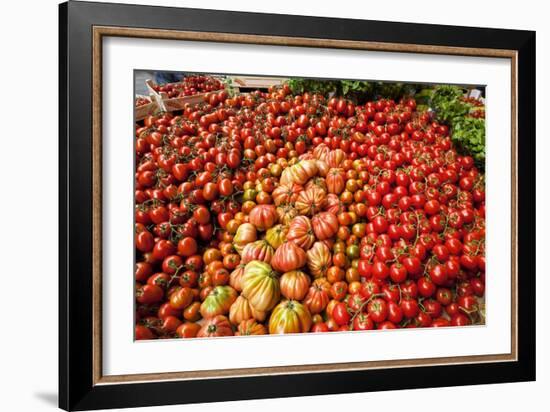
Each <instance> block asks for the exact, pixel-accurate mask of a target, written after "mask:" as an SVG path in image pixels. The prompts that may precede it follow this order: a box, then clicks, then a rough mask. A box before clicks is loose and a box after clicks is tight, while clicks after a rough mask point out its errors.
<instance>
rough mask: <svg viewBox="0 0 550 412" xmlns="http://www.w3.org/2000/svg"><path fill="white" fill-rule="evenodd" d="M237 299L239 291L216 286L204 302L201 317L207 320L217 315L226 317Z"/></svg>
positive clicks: (228, 287)
mask: <svg viewBox="0 0 550 412" xmlns="http://www.w3.org/2000/svg"><path fill="white" fill-rule="evenodd" d="M236 299H237V291H236V290H235V289H233V288H232V287H231V286H216V287H215V288H214V289H212V290H211V291H210V293H209V294H208V296H207V297H206V299H204V301H203V302H202V304H201V308H200V312H201V315H202V317H203V318H207V319H208V318H213V317H214V316H217V315H226V314H227V313H228V312H229V308H230V307H231V305H232V304H233V302H235V300H236Z"/></svg>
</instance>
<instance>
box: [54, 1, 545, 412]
mask: <svg viewBox="0 0 550 412" xmlns="http://www.w3.org/2000/svg"><path fill="white" fill-rule="evenodd" d="M392 12H393V11H392ZM489 14H490V13H489ZM366 18H368V20H365V19H366ZM495 21H496V20H495ZM440 23H443V24H440ZM450 23H451V24H450ZM470 23H471V22H470V20H464V21H457V22H454V23H453V22H452V21H447V22H445V21H442V22H438V21H436V20H431V21H423V20H422V19H416V18H415V19H411V20H410V21H409V22H406V19H405V20H403V19H399V18H397V17H393V16H392V17H391V18H389V17H388V18H386V19H381V20H378V19H376V17H375V16H371V15H370V14H363V15H361V14H359V13H358V14H357V17H356V18H349V17H346V16H336V15H335V16H331V15H326V16H324V17H323V16H321V15H318V16H315V15H309V12H308V13H305V14H304V15H293V14H286V13H285V12H284V10H283V11H282V14H278V13H265V12H261V11H260V10H258V11H257V12H250V10H240V11H238V10H233V11H229V10H215V9H210V8H180V7H151V6H147V5H134V4H114V3H94V2H78V1H70V2H68V3H64V4H62V5H60V8H59V41H60V42H59V45H60V49H59V50H60V54H59V79H60V82H59V93H58V95H59V96H60V99H59V114H60V115H59V124H60V125H61V127H60V134H59V139H60V140H59V146H58V148H59V156H58V157H59V168H60V169H59V182H60V191H59V199H58V200H59V201H58V205H59V256H58V261H59V282H58V289H59V290H58V296H59V327H58V330H59V338H58V342H59V343H58V347H59V354H60V356H59V366H58V370H59V405H60V407H61V408H63V409H65V410H98V409H99V410H101V409H103V410H104V409H109V408H128V407H144V406H161V405H177V404H190V403H211V402H213V403H216V402H224V401H241V400H251V399H255V400H260V399H268V398H271V399H273V398H294V399H297V397H303V396H308V397H311V396H317V395H342V394H349V395H348V396H350V397H352V396H354V395H352V394H359V393H361V392H372V393H373V395H372V396H377V395H374V393H375V392H384V391H396V390H411V389H421V388H432V389H434V390H435V388H443V387H452V386H466V385H468V392H469V391H470V390H471V389H470V388H472V385H480V384H497V383H511V382H526V381H533V380H535V378H536V361H537V354H536V350H535V347H536V330H537V328H536V326H537V325H536V317H535V313H536V302H535V296H536V293H537V287H536V283H537V282H536V278H535V276H534V273H536V268H535V261H536V256H535V249H536V248H535V246H536V237H535V232H536V231H535V227H536V219H535V216H536V214H535V202H534V199H535V192H536V190H535V182H536V178H535V153H536V150H535V138H534V136H535V135H536V130H535V124H536V122H535V102H536V99H535V92H536V90H537V83H536V81H535V79H536V76H535V67H536V48H535V38H536V34H535V31H533V30H525V29H519V30H518V27H516V25H513V24H511V25H508V24H502V25H501V24H497V23H494V24H492V23H491V22H490V21H487V22H486V23H485V22H484V21H478V23H479V24H477V27H476V26H475V25H473V24H470ZM487 273H489V274H490V276H489V277H487ZM387 393H390V392H387ZM392 393H393V392H392ZM402 393H405V392H402ZM434 393H435V392H434ZM442 393H443V392H442ZM445 393H447V392H445ZM456 394H458V392H456ZM485 394H486V392H485V390H484V391H483V395H484V396H485ZM369 396H370V395H369ZM407 396H408V395H407ZM308 399H309V398H308ZM407 399H408V398H407ZM416 403H418V402H415V404H416ZM420 403H421V402H420ZM270 404H271V403H270ZM273 405H275V404H273ZM279 409H280V408H279Z"/></svg>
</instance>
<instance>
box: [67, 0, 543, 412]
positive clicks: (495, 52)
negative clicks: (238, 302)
mask: <svg viewBox="0 0 550 412" xmlns="http://www.w3.org/2000/svg"><path fill="white" fill-rule="evenodd" d="M59 10H60V38H59V40H60V96H61V98H60V145H59V147H60V149H59V150H60V164H59V166H60V211H59V213H60V252H59V253H60V256H59V261H60V283H59V284H60V286H59V292H60V293H59V296H60V302H59V304H60V332H59V333H60V339H59V341H60V346H59V354H60V356H59V358H60V368H59V370H60V378H59V391H60V397H59V399H60V400H59V405H60V407H61V408H63V409H66V410H85V409H101V408H114V407H132V406H148V405H162V404H177V403H191V402H214V401H222V400H237V399H256V398H268V397H287V396H303V395H317V394H331V393H345V392H358V391H378V390H392V389H404V388H421V387H438V386H451V385H466V384H481V383H498V382H514V381H527V380H534V379H535V278H534V276H532V275H531V274H532V273H534V272H535V267H534V266H535V263H534V262H535V259H534V255H535V251H534V250H535V248H534V243H535V213H534V209H535V206H534V204H535V202H534V199H535V187H534V180H535V179H534V176H535V162H534V158H535V156H534V153H535V34H534V32H529V31H513V30H501V29H482V28H465V27H454V26H435V25H426V24H408V23H389V22H378V21H362V20H344V19H326V18H317V17H302V16H287V15H268V14H253V13H240V12H238V13H237V12H224V11H211V10H195V9H179V8H164V7H149V6H131V5H120V4H105V3H103V4H99V3H85V2H72V1H71V2H69V3H64V4H61V5H60V9H59ZM105 36H114V37H134V38H136V37H137V38H154V39H172V40H194V41H204V42H209V41H215V42H223V43H243V44H262V45H281V46H288V47H293V46H300V47H317V48H319V47H322V48H334V49H353V50H374V51H391V52H413V53H426V54H435V55H438V54H445V55H459V56H484V57H498V58H504V59H510V60H511V62H512V107H511V113H512V115H511V119H512V125H511V130H512V159H510V161H511V164H512V176H511V179H512V211H513V214H512V216H511V225H512V244H511V248H512V262H511V267H512V285H511V289H512V295H511V297H510V298H511V308H512V316H511V319H512V327H511V330H512V335H511V336H510V339H511V347H512V351H511V353H510V354H505V355H478V356H467V357H450V358H433V359H421V360H417V359H415V360H392V361H375V362H356V363H344V364H320V365H309V366H303V365H296V366H285V367H269V368H252V369H250V368H249V369H244V368H243V369H231V370H230V369H226V370H218V371H199V372H171V373H160V374H159V373H153V374H140V375H118V376H103V374H102V350H101V348H102V324H101V323H102V322H101V319H102V316H101V315H102V312H101V307H102V306H101V302H102V296H101V282H102V273H101V262H102V260H101V259H102V236H101V231H102V207H101V200H102V178H103V176H102V170H101V161H102V152H101V150H102V145H101V141H102V140H101V135H102V132H101V130H102V123H101V115H102V105H101V101H102V95H101V90H102V77H101V75H102V73H101V67H102V66H101V64H102V48H101V44H102V38H103V37H105ZM520 245H521V247H520ZM522 274H527V275H528V276H525V275H523V276H522Z"/></svg>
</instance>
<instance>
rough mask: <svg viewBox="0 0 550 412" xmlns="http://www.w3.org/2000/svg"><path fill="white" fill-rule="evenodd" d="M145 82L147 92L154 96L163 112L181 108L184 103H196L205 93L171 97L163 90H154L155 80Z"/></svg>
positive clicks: (183, 106) (202, 98)
mask: <svg viewBox="0 0 550 412" xmlns="http://www.w3.org/2000/svg"><path fill="white" fill-rule="evenodd" d="M145 84H146V85H147V89H148V90H149V92H150V93H151V94H152V95H154V96H155V100H156V102H157V104H158V106H159V108H160V110H161V111H165V112H175V111H178V110H183V109H184V108H185V105H186V104H197V103H201V102H203V101H204V96H206V94H207V93H198V94H194V95H192V96H183V97H172V98H169V97H168V95H167V94H166V93H164V92H160V93H159V92H157V91H156V90H155V86H156V84H155V82H154V81H153V80H150V79H149V80H146V81H145Z"/></svg>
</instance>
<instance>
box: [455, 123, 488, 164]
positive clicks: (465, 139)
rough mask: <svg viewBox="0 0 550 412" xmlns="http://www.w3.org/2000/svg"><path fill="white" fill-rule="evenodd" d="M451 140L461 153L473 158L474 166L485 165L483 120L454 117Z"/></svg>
mask: <svg viewBox="0 0 550 412" xmlns="http://www.w3.org/2000/svg"><path fill="white" fill-rule="evenodd" d="M451 132H452V135H451V138H452V140H453V142H454V143H455V145H456V146H457V147H458V149H459V150H461V151H462V152H466V153H468V154H469V155H470V156H472V157H473V158H474V160H475V161H476V164H477V165H478V166H480V167H483V164H484V163H485V120H484V119H475V118H473V117H456V118H455V119H454V121H453V123H452V126H451Z"/></svg>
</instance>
